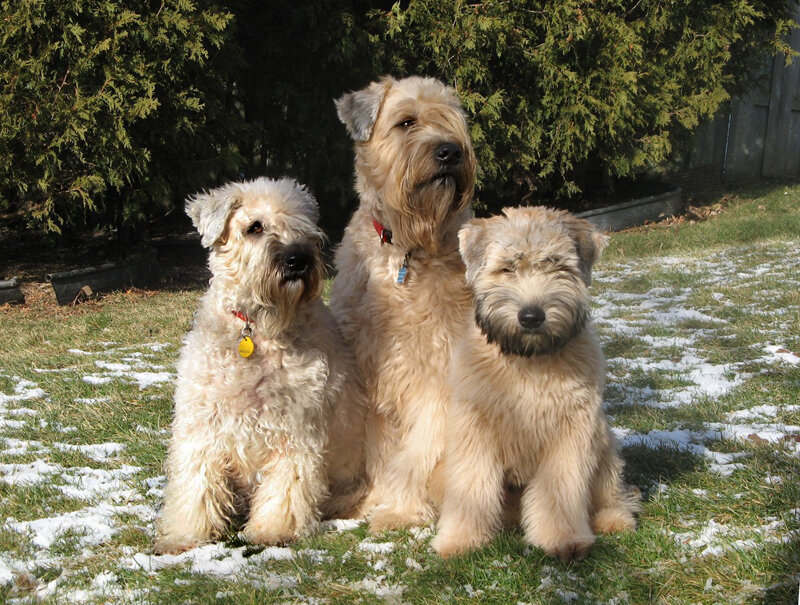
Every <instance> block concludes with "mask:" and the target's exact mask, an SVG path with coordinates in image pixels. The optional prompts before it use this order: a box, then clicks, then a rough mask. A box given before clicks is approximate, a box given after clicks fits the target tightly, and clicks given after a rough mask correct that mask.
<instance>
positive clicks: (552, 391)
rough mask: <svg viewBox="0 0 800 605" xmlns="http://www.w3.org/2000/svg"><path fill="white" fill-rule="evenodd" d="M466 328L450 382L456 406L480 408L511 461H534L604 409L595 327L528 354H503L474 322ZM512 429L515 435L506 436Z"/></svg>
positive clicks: (482, 417) (510, 463)
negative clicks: (551, 349)
mask: <svg viewBox="0 0 800 605" xmlns="http://www.w3.org/2000/svg"><path fill="white" fill-rule="evenodd" d="M466 332H467V333H466V335H465V337H464V339H463V340H462V341H461V342H460V343H459V344H458V346H457V348H456V350H455V352H454V358H453V362H452V363H453V364H458V365H459V366H460V370H459V371H458V372H456V373H455V375H456V376H458V377H459V380H458V381H455V382H453V383H452V384H451V388H452V390H453V393H454V400H455V401H456V402H457V403H454V406H455V407H454V409H457V407H458V406H461V405H465V406H469V407H470V408H471V409H472V410H473V411H474V412H477V414H476V416H477V417H479V418H480V419H481V422H484V423H485V424H486V426H485V430H489V431H491V432H492V433H494V434H495V435H497V437H498V442H499V443H501V444H505V450H504V452H503V458H504V459H505V461H506V463H507V464H508V465H509V466H520V465H522V466H528V465H530V464H535V463H536V460H537V459H538V457H539V455H540V452H541V451H543V450H544V449H545V448H547V447H548V445H549V444H551V443H553V442H554V440H557V439H560V438H564V434H565V433H564V430H565V429H566V428H568V427H571V426H573V425H577V424H579V423H578V422H576V420H577V417H578V416H588V417H591V418H594V417H596V416H597V415H601V414H602V413H603V411H602V392H603V382H604V363H603V358H602V350H601V349H600V346H599V343H598V341H597V337H596V335H595V334H594V332H593V330H592V329H591V328H587V329H586V330H584V332H583V333H582V334H581V335H579V336H577V337H576V338H574V339H573V340H572V341H570V342H569V343H568V344H567V345H566V346H565V347H564V348H563V349H561V350H560V351H559V352H557V353H555V354H552V355H538V356H532V357H528V358H526V357H519V356H515V355H508V356H507V355H503V354H502V353H501V352H500V350H499V347H498V346H497V345H496V344H489V343H487V342H486V338H485V336H484V335H483V334H481V332H480V330H479V329H478V328H477V326H475V325H474V323H473V324H472V325H470V326H469V327H468V328H467V330H466ZM487 385H491V388H487ZM456 413H457V412H456ZM587 426H596V422H594V421H592V422H589V423H588V424H587ZM512 434H513V435H517V437H515V438H514V439H507V438H503V436H506V437H507V436H508V435H512Z"/></svg>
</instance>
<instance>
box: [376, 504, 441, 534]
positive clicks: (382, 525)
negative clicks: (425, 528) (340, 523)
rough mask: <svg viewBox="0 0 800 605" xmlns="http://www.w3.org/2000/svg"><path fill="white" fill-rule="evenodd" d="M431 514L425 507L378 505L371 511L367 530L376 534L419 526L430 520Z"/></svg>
mask: <svg viewBox="0 0 800 605" xmlns="http://www.w3.org/2000/svg"><path fill="white" fill-rule="evenodd" d="M432 516H433V515H432V514H431V512H430V511H428V510H426V509H423V510H401V509H397V508H388V507H379V508H376V509H375V510H374V511H373V513H372V518H371V519H370V521H369V530H370V532H372V533H373V534H378V533H381V532H384V531H389V530H392V529H405V528H407V527H419V526H422V525H425V524H427V523H428V522H430V521H431V518H432Z"/></svg>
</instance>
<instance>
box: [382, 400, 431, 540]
mask: <svg viewBox="0 0 800 605" xmlns="http://www.w3.org/2000/svg"><path fill="white" fill-rule="evenodd" d="M438 407H439V406H438V405H436V406H434V405H430V406H423V407H422V408H421V409H423V410H425V411H426V413H424V414H420V415H419V417H418V418H417V420H416V421H415V422H414V424H413V425H412V426H410V427H409V428H408V430H407V431H406V432H405V433H404V434H401V435H400V438H399V440H398V441H397V442H396V444H395V446H396V447H395V448H394V451H393V452H392V453H391V455H389V456H387V458H386V460H385V461H384V462H385V464H384V465H383V467H382V468H381V469H380V471H381V472H380V474H379V476H378V477H377V478H376V479H375V484H376V485H375V486H374V488H373V489H374V491H375V492H376V493H377V494H380V495H381V497H382V500H381V502H380V503H379V504H378V506H376V507H375V508H374V509H373V511H372V518H371V519H370V531H372V532H373V533H377V532H380V531H384V530H389V529H397V528H401V527H409V526H415V525H425V524H426V523H428V522H429V521H431V520H432V519H433V516H434V513H435V511H434V508H433V506H432V504H431V502H430V501H429V499H428V488H427V484H428V480H429V479H430V477H431V474H432V473H433V469H434V467H435V466H436V464H437V463H438V462H439V460H440V458H441V456H442V453H443V450H444V433H445V426H444V425H445V414H444V413H443V412H441V411H439V410H436V408H438ZM431 410H436V411H431Z"/></svg>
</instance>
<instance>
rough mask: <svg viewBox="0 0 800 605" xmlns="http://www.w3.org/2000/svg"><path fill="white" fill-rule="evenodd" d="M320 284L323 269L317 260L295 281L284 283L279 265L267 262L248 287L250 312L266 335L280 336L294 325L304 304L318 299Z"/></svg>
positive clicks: (283, 272)
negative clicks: (250, 304) (258, 319)
mask: <svg viewBox="0 0 800 605" xmlns="http://www.w3.org/2000/svg"><path fill="white" fill-rule="evenodd" d="M323 281H324V268H323V266H322V262H321V260H320V259H318V258H315V259H314V263H313V265H312V267H311V268H310V269H309V271H308V272H307V273H305V274H304V275H303V276H301V277H297V278H296V279H287V277H286V274H285V271H284V270H283V268H282V266H281V264H280V263H278V262H275V261H270V262H269V263H268V265H267V268H266V270H265V271H263V272H261V273H260V274H258V275H257V277H256V279H255V280H254V281H253V283H252V289H251V290H250V291H251V292H252V302H253V306H254V309H253V312H254V314H255V315H256V316H258V317H259V318H260V323H262V324H263V325H264V326H265V328H266V329H267V330H268V331H269V332H271V333H280V332H283V331H285V330H286V329H287V328H288V327H289V326H291V325H292V323H294V320H295V319H296V317H297V315H298V311H299V310H300V309H301V307H302V306H303V305H304V304H305V303H307V302H309V301H311V300H314V299H316V298H319V297H320V296H321V295H322V284H323Z"/></svg>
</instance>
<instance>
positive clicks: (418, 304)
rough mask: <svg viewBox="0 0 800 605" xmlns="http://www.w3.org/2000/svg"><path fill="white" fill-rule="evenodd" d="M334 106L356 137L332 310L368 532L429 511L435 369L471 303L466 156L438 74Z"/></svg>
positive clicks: (453, 101) (438, 448)
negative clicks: (356, 425) (361, 409)
mask: <svg viewBox="0 0 800 605" xmlns="http://www.w3.org/2000/svg"><path fill="white" fill-rule="evenodd" d="M336 107H337V110H338V114H339V118H340V119H341V120H342V122H344V124H345V126H346V127H347V130H348V132H349V133H350V135H351V137H352V138H353V139H354V141H355V173H356V190H357V191H358V193H359V196H360V205H359V208H358V210H357V211H356V212H355V214H354V215H353V217H352V219H351V220H350V223H349V225H348V226H347V229H346V230H345V234H344V238H343V240H342V243H341V245H340V247H339V249H338V251H337V253H336V261H335V262H336V268H337V269H338V273H337V277H336V279H335V280H334V284H333V288H332V291H331V309H332V311H333V312H334V315H335V316H336V318H337V320H338V321H339V323H340V325H341V326H342V331H343V333H344V336H345V338H346V339H347V340H348V341H349V342H350V343H352V345H353V347H354V351H355V354H356V359H357V361H358V364H359V366H360V368H361V370H362V373H363V374H364V379H365V382H366V385H367V399H368V406H369V412H368V429H367V474H368V477H369V479H370V481H371V483H372V490H371V492H370V496H369V497H368V499H367V501H366V503H365V505H364V508H365V510H367V511H371V529H372V530H373V531H379V530H382V529H388V528H392V527H401V526H407V525H413V524H422V523H425V522H426V521H428V520H430V519H431V518H432V515H433V508H432V506H431V501H430V498H429V494H428V489H427V483H428V480H429V477H430V474H431V471H432V469H433V468H434V466H435V465H436V463H437V461H438V460H439V458H440V457H441V454H442V452H443V449H444V424H445V412H446V408H447V402H448V389H447V384H446V376H445V371H444V370H445V368H447V364H448V362H449V359H450V346H451V341H452V340H453V335H454V334H455V331H456V329H457V318H458V317H459V316H460V315H461V314H462V311H465V310H467V309H469V308H470V307H471V303H470V297H469V291H468V290H467V288H466V283H465V281H464V265H463V263H462V261H461V258H460V257H459V254H458V229H459V228H460V227H461V225H463V224H464V222H465V221H467V220H468V219H469V218H470V216H471V208H470V203H471V200H472V196H473V192H474V180H475V155H474V152H473V149H472V144H471V142H470V139H469V135H468V133H467V122H466V119H465V116H464V112H463V111H462V109H461V105H460V103H459V101H458V98H457V97H456V95H455V92H454V91H453V90H452V89H451V88H449V87H447V86H445V85H444V84H442V83H441V82H439V81H438V80H435V79H432V78H419V77H411V78H406V79H403V80H395V79H393V78H390V77H387V78H384V79H382V80H381V81H379V82H374V83H372V84H371V85H370V86H368V87H367V88H365V89H364V90H360V91H357V92H352V93H348V94H345V95H344V96H342V97H341V98H340V99H338V100H337V101H336Z"/></svg>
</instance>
